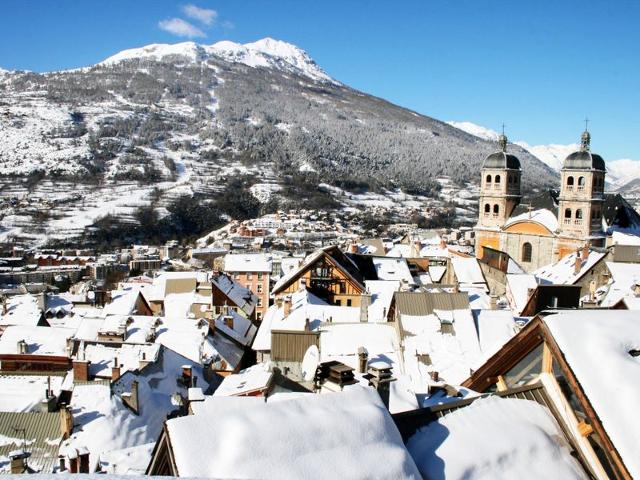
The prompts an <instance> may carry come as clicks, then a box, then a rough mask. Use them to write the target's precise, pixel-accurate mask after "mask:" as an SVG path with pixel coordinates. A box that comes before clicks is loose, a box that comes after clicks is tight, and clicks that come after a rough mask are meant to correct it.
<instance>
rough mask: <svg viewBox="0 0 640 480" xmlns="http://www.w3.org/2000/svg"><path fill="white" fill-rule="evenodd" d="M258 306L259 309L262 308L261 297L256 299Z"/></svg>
mask: <svg viewBox="0 0 640 480" xmlns="http://www.w3.org/2000/svg"><path fill="white" fill-rule="evenodd" d="M258 306H259V307H261V306H262V297H258Z"/></svg>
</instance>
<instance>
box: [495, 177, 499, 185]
mask: <svg viewBox="0 0 640 480" xmlns="http://www.w3.org/2000/svg"><path fill="white" fill-rule="evenodd" d="M495 182H496V183H500V175H496V180H495Z"/></svg>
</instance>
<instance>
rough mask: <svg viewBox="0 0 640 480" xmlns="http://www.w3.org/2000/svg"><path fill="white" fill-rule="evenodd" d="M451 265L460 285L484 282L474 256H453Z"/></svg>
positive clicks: (477, 284)
mask: <svg viewBox="0 0 640 480" xmlns="http://www.w3.org/2000/svg"><path fill="white" fill-rule="evenodd" d="M451 265H452V266H453V271H454V272H455V274H456V278H457V279H458V283H460V285H467V286H472V285H475V286H480V285H483V284H486V280H485V279H484V275H483V274H482V269H481V268H480V264H479V263H478V260H477V259H476V258H475V257H453V258H452V259H451Z"/></svg>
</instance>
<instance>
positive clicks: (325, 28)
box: [0, 0, 640, 160]
mask: <svg viewBox="0 0 640 480" xmlns="http://www.w3.org/2000/svg"><path fill="white" fill-rule="evenodd" d="M188 3H192V4H194V5H196V6H198V7H201V8H205V9H212V10H215V11H216V12H217V18H216V19H215V22H213V24H212V25H206V23H203V22H202V21H199V20H197V19H194V18H189V17H188V16H187V15H185V13H184V6H185V5H186V4H188ZM0 9H1V10H0V11H1V12H2V13H1V15H0V66H2V67H4V68H9V69H29V70H35V71H47V70H54V69H61V68H71V67H78V66H84V65H88V64H92V63H95V62H97V61H99V60H101V59H103V58H105V57H107V56H109V55H111V54H113V53H115V52H118V51H120V50H122V49H125V48H131V47H136V46H142V45H145V44H148V43H157V42H178V41H182V40H185V39H184V38H182V39H181V38H179V37H177V36H174V35H171V34H170V33H168V32H166V31H163V30H161V29H160V28H159V22H161V21H163V20H169V19H172V18H181V19H183V20H185V21H189V22H190V23H191V24H192V25H193V26H194V27H196V28H198V29H199V30H200V31H201V32H202V33H203V34H205V35H206V37H202V38H194V40H195V41H199V42H202V43H214V42H216V41H218V40H221V39H229V40H233V41H237V42H249V41H254V40H257V39H259V38H263V37H266V36H270V37H273V38H277V39H281V40H285V41H288V42H291V43H294V44H296V45H298V46H299V47H301V48H303V49H305V50H307V51H308V52H309V54H310V55H311V56H312V57H313V58H314V59H315V60H316V61H317V62H318V63H319V64H320V65H321V66H322V67H323V68H324V69H325V70H326V71H327V72H328V73H329V74H331V75H332V76H334V77H335V78H337V79H339V80H341V81H342V82H344V83H346V84H348V85H350V86H352V87H354V88H357V89H359V90H363V91H365V92H368V93H371V94H374V95H377V96H380V97H383V98H386V99H388V100H390V101H392V102H394V103H397V104H400V105H403V106H406V107H409V108H411V109H414V110H416V111H418V112H420V113H424V114H427V115H430V116H433V117H436V118H439V119H442V120H468V121H472V122H475V123H478V124H480V125H483V126H486V127H490V128H493V129H495V130H498V129H499V128H500V125H501V124H502V123H503V122H504V123H505V124H506V125H507V133H508V134H509V136H510V138H511V139H513V140H525V141H527V142H529V143H530V144H542V143H545V144H546V143H571V142H578V141H579V135H580V132H581V130H582V128H583V126H584V123H583V119H584V117H585V115H587V116H589V118H590V119H591V123H590V127H591V128H590V129H591V132H592V135H593V142H592V146H593V149H594V150H595V151H598V152H599V153H601V154H603V155H604V156H605V158H608V159H617V158H633V159H638V160H640V28H638V23H639V21H640V1H637V0H615V1H605V0H582V1H578V0H561V1H558V0H555V1H548V0H525V1H513V0H512V1H510V2H507V1H498V0H495V1H491V0H456V1H454V0H439V1H433V0H414V1H395V2H391V1H384V2H383V1H364V0H337V1H332V0H323V1H320V2H318V1H305V0H286V1H284V0H281V1H268V0H253V1H247V0H199V1H193V2H190V1H189V0H187V1H185V2H180V1H168V0H101V1H97V0H96V1H88V0H55V1H53V0H40V1H36V0H2V2H1V4H0Z"/></svg>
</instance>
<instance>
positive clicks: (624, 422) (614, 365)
mask: <svg viewBox="0 0 640 480" xmlns="http://www.w3.org/2000/svg"><path fill="white" fill-rule="evenodd" d="M543 321H544V323H545V324H546V325H547V326H548V327H549V330H550V331H551V334H552V335H553V338H554V340H555V341H556V343H557V344H558V346H559V347H560V350H561V351H562V353H563V355H564V358H565V360H566V361H567V363H568V364H569V367H570V368H571V370H572V372H573V374H574V375H575V377H576V379H577V380H578V382H579V383H580V386H581V387H582V390H583V391H584V393H585V394H586V396H587V398H588V400H589V403H591V406H592V407H593V409H594V410H595V412H596V414H597V415H598V418H599V419H600V421H601V422H602V425H603V427H604V429H605V430H606V431H607V434H608V436H609V438H610V439H611V441H612V442H613V444H614V445H615V447H616V449H617V450H618V453H619V454H620V456H621V457H622V460H623V462H624V464H625V466H626V467H627V469H628V470H629V472H630V473H631V476H632V477H634V478H636V477H637V478H640V456H638V445H640V417H639V416H638V413H637V402H636V401H634V400H635V399H638V398H640V357H637V356H635V357H634V356H632V355H631V353H630V352H631V351H632V350H634V349H635V350H640V322H639V321H638V314H637V312H635V311H626V310H579V311H559V312H556V313H554V314H552V315H547V316H545V317H543ZM576 332H579V341H576Z"/></svg>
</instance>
